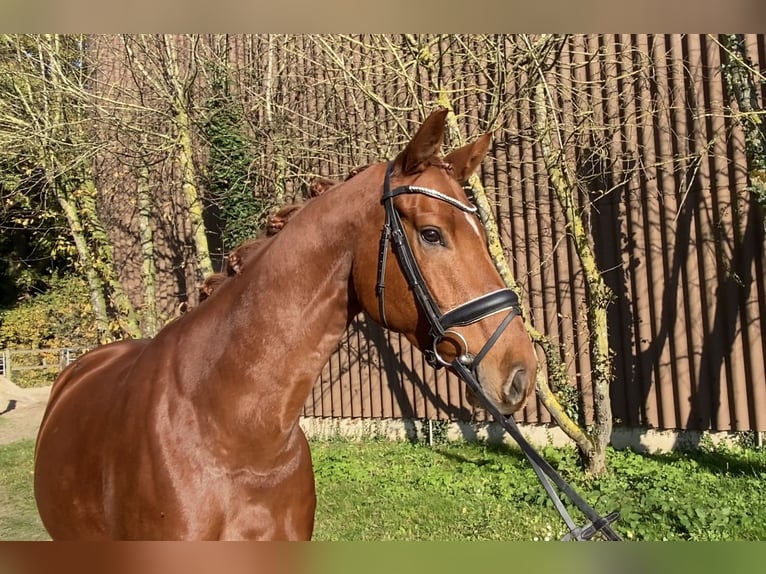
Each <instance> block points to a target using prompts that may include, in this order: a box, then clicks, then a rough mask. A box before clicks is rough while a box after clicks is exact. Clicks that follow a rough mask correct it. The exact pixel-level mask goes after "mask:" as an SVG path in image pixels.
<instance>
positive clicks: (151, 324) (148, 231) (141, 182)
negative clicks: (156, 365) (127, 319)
mask: <svg viewBox="0 0 766 574" xmlns="http://www.w3.org/2000/svg"><path fill="white" fill-rule="evenodd" d="M137 181H138V233H139V236H140V241H141V283H142V285H143V287H144V304H143V307H142V313H141V314H142V322H141V332H142V333H143V335H144V336H146V337H153V336H154V335H156V334H157V290H156V283H157V268H156V265H155V259H154V233H153V231H152V192H151V189H150V188H149V168H148V167H147V166H146V165H143V166H141V168H139V173H138V177H137Z"/></svg>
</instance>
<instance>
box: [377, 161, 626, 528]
mask: <svg viewBox="0 0 766 574" xmlns="http://www.w3.org/2000/svg"><path fill="white" fill-rule="evenodd" d="M393 170H394V162H390V163H389V164H388V167H387V168H386V176H385V180H384V183H383V197H382V199H381V203H382V204H383V206H384V208H385V212H386V216H385V223H384V225H383V230H382V232H381V236H380V253H379V257H378V279H377V283H376V294H377V296H378V311H379V314H380V320H381V323H382V325H383V326H384V327H387V326H388V325H387V323H386V313H385V283H386V281H385V279H386V262H387V258H388V250H389V245H391V244H393V249H394V253H396V257H397V260H398V261H399V265H400V267H401V269H402V272H403V273H404V276H405V278H406V280H407V283H408V285H409V287H410V289H411V290H412V292H413V293H414V295H415V299H416V300H417V302H418V305H420V308H421V309H422V310H423V312H424V313H425V315H426V317H427V319H428V323H429V325H430V331H429V333H430V336H431V339H432V345H431V348H430V349H426V350H425V351H424V353H423V354H424V356H425V358H426V361H427V362H428V363H429V364H430V365H431V366H433V367H434V368H437V369H438V368H440V367H451V368H452V369H453V370H454V372H455V373H456V374H457V375H458V376H459V377H460V378H461V379H462V380H463V381H464V382H465V383H466V384H467V385H468V386H469V387H470V388H471V390H472V391H473V393H474V394H475V396H476V397H478V399H479V400H480V401H481V403H482V404H483V406H484V408H485V409H486V410H487V412H489V413H490V414H491V415H492V416H493V418H494V419H495V420H496V421H497V422H498V423H500V424H501V425H502V426H503V428H504V429H505V430H506V431H507V432H508V433H509V434H510V435H511V436H512V437H513V439H514V440H515V441H516V442H517V443H518V445H519V447H520V448H521V450H522V452H523V453H524V455H525V456H526V457H527V459H528V460H529V462H530V464H531V465H532V468H533V469H534V471H535V474H536V475H537V477H538V479H539V480H540V483H541V484H542V485H543V488H545V491H546V492H547V493H548V496H549V497H550V498H551V500H552V501H553V504H554V506H555V507H556V510H557V511H558V512H559V514H560V515H561V518H562V519H563V520H564V522H565V523H566V525H567V528H569V532H568V533H567V534H566V535H565V536H564V537H563V538H562V540H590V539H591V538H592V537H593V536H594V535H595V534H596V533H598V532H601V533H602V535H603V536H604V537H605V538H606V539H607V540H615V541H618V540H622V538H620V536H619V535H618V534H617V533H616V532H615V531H614V530H613V529H612V527H611V524H612V523H613V522H614V521H615V520H617V518H619V513H618V512H612V513H610V514H608V515H607V516H606V517H602V516H601V515H599V514H598V513H597V512H596V511H595V510H594V509H593V508H592V507H591V506H590V505H589V504H588V503H587V502H585V500H584V499H583V498H582V497H581V496H580V495H579V494H577V492H575V490H574V489H573V488H572V487H571V486H570V485H569V484H568V483H567V482H566V481H565V480H564V479H563V478H561V476H560V475H559V474H558V473H557V472H556V470H555V469H554V468H553V467H552V466H551V465H550V464H549V463H548V462H547V461H546V460H545V459H544V458H542V457H541V456H540V454H538V452H537V451H536V450H535V449H534V448H533V447H532V445H530V444H529V442H527V440H526V439H525V438H524V437H523V435H522V434H521V431H520V430H519V428H518V426H517V424H516V421H515V420H514V418H513V416H508V417H506V416H505V415H503V414H502V413H501V412H500V411H499V410H498V409H497V407H495V405H494V404H493V403H492V401H491V400H490V399H489V398H488V397H487V395H486V394H485V393H484V390H483V389H482V387H481V384H480V383H479V380H478V374H477V369H478V366H479V363H480V362H481V360H482V359H483V358H484V357H485V356H486V354H487V353H488V352H489V350H490V349H491V348H492V347H493V346H494V344H495V343H496V342H497V340H498V339H499V338H500V335H502V333H503V331H505V329H506V328H507V327H508V325H509V324H510V323H511V321H512V320H513V319H514V318H515V317H517V316H520V315H521V309H520V306H519V298H518V296H517V295H516V293H515V292H514V291H513V290H511V289H508V288H505V289H499V290H497V291H493V292H491V293H487V294H485V295H482V296H480V297H477V298H476V299H472V300H470V301H468V302H466V303H463V304H462V305H459V306H458V307H455V308H454V309H451V310H449V311H447V312H446V313H443V312H442V311H441V310H440V309H439V306H438V305H437V303H436V301H435V300H434V298H433V296H432V295H431V293H430V291H429V290H428V286H427V285H426V283H425V280H424V279H423V275H422V273H421V272H420V268H419V267H418V264H417V261H416V260H415V256H414V254H413V252H412V248H411V247H410V244H409V242H408V240H407V236H406V234H405V233H404V227H403V225H402V221H401V218H400V216H399V213H398V212H397V210H396V208H395V207H394V198H395V197H397V196H399V195H402V194H412V193H417V194H421V195H425V196H427V197H430V198H433V199H437V200H439V201H443V202H445V203H448V204H449V205H451V206H453V207H455V208H456V209H459V210H461V211H464V212H466V213H476V211H477V209H476V207H475V206H473V205H467V204H465V203H462V202H461V201H458V200H457V199H454V198H452V197H450V196H448V195H446V194H444V193H442V192H440V191H437V190H435V189H430V188H427V187H419V186H414V185H403V186H400V187H397V188H394V189H391V174H392V173H393ZM504 311H507V314H506V316H505V317H504V318H503V320H502V321H501V322H500V325H499V326H498V327H497V329H495V332H494V333H493V334H492V336H491V337H490V338H489V339H488V340H487V342H486V343H485V344H484V346H483V347H482V348H481V350H480V351H479V352H478V353H477V354H476V355H472V354H471V353H470V352H469V351H468V349H467V345H466V344H465V339H464V338H463V337H462V335H460V334H459V333H458V332H457V331H454V330H453V328H454V327H462V326H466V325H471V324H473V323H477V322H478V321H481V320H482V319H484V318H486V317H489V316H490V315H494V314H495V313H501V312H504ZM447 335H452V336H453V337H455V338H457V339H459V340H460V341H461V342H462V343H463V352H462V353H459V354H458V355H457V357H456V358H455V359H454V360H453V361H452V362H448V361H446V360H444V359H443V358H442V357H441V356H440V355H439V352H438V350H437V348H436V347H437V345H438V344H439V343H440V342H441V341H442V339H444V338H445V337H446V336H447ZM554 485H555V486H556V487H557V488H558V489H559V490H560V491H561V492H563V493H564V494H565V495H566V496H567V497H568V498H569V499H570V501H572V502H573V503H574V504H575V505H576V506H577V508H579V509H580V511H581V512H582V513H583V514H584V515H585V516H586V517H587V518H588V519H589V520H590V522H589V523H587V524H585V525H584V526H577V525H576V524H575V522H574V520H573V519H572V517H571V516H570V515H569V513H568V512H567V509H566V507H565V506H564V504H563V502H562V501H561V499H560V498H559V496H558V494H557V493H556V491H555V490H554V488H553V487H554Z"/></svg>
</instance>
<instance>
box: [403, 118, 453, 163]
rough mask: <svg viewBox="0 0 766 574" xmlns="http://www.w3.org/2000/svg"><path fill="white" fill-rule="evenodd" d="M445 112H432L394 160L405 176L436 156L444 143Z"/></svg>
mask: <svg viewBox="0 0 766 574" xmlns="http://www.w3.org/2000/svg"><path fill="white" fill-rule="evenodd" d="M446 118H447V110H446V109H440V110H436V111H435V112H432V113H431V115H430V116H428V117H427V118H426V121H424V122H423V125H421V126H420V128H419V129H418V131H417V133H416V134H415V135H414V137H413V138H412V140H410V143H408V144H407V147H406V148H404V150H403V151H402V152H401V153H400V154H399V156H398V157H397V158H396V159H397V163H399V165H400V166H401V169H402V172H403V173H405V174H411V173H416V172H417V171H420V169H421V167H422V166H423V164H424V163H426V162H427V161H428V160H430V159H431V158H432V157H434V156H435V155H437V154H438V153H439V151H440V150H441V147H442V143H443V142H444V121H445V120H446Z"/></svg>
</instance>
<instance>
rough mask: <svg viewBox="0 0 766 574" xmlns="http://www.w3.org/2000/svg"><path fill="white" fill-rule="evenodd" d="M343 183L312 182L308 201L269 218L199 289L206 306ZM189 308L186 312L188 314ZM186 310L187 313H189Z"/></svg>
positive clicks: (353, 172) (354, 171)
mask: <svg viewBox="0 0 766 574" xmlns="http://www.w3.org/2000/svg"><path fill="white" fill-rule="evenodd" d="M370 165H371V164H368V165H365V166H361V167H355V168H353V169H352V170H351V171H349V173H348V175H347V176H346V177H345V179H343V180H342V181H348V180H349V179H351V178H352V177H354V176H355V175H357V174H358V173H361V172H362V171H364V170H365V169H367V168H368V167H369V166H370ZM342 181H341V180H337V179H331V178H326V177H318V178H315V179H314V180H312V182H311V183H310V184H309V186H308V188H307V189H308V196H309V197H308V199H306V200H305V201H303V202H300V203H291V204H287V205H285V206H282V207H281V208H279V209H278V210H277V211H276V212H275V213H272V214H270V215H268V216H267V217H266V227H265V235H261V236H258V237H255V238H253V239H247V240H245V241H243V242H242V243H240V244H239V245H238V246H236V247H235V248H234V249H232V250H231V252H230V253H229V254H228V256H227V257H226V267H225V269H223V270H222V271H219V272H216V273H213V274H211V275H208V276H207V277H205V279H204V281H203V282H202V284H201V285H200V286H199V288H198V290H199V302H200V303H203V302H204V301H205V300H207V299H208V298H209V297H210V296H211V295H213V293H214V292H216V291H217V290H218V288H219V287H220V286H221V285H222V284H223V283H224V282H226V281H227V280H229V279H230V278H231V277H234V276H236V275H239V274H240V273H242V269H243V268H244V266H245V263H246V261H247V260H250V259H251V258H252V257H254V256H255V254H256V253H258V252H260V251H261V250H262V249H263V248H264V247H265V246H266V244H267V243H268V242H269V239H271V237H273V236H274V235H276V234H277V233H279V232H280V231H281V230H282V229H283V228H284V226H285V225H287V223H288V222H289V221H290V220H291V219H292V218H293V217H294V216H295V214H296V213H298V212H299V211H300V210H301V209H303V207H304V206H305V205H306V204H307V203H308V202H309V201H311V200H312V199H314V198H315V197H319V196H320V195H322V194H324V193H325V192H326V191H327V190H329V189H330V188H332V187H335V186H336V185H338V184H340V183H342ZM188 310H189V309H188V306H187V309H186V311H188ZM186 311H183V312H186Z"/></svg>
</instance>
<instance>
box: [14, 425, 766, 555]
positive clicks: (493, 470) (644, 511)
mask: <svg viewBox="0 0 766 574" xmlns="http://www.w3.org/2000/svg"><path fill="white" fill-rule="evenodd" d="M32 450H33V443H32V441H21V442H18V443H14V444H12V445H8V446H4V447H0V539H3V540H9V539H14V540H19V539H26V540H29V539H41V538H45V537H46V534H45V532H44V530H43V529H42V526H41V524H40V521H39V518H38V517H37V513H36V511H35V507H34V501H33V498H32ZM312 453H313V458H314V468H315V474H316V483H317V496H318V503H317V517H316V528H315V533H314V538H315V539H316V540H556V539H559V538H560V537H561V536H562V535H563V534H564V532H565V529H564V524H563V522H562V520H561V519H560V518H559V516H558V514H557V513H556V511H555V509H554V508H553V506H552V504H551V502H550V501H549V500H548V499H547V496H546V494H545V492H544V491H543V489H542V487H541V486H540V485H539V483H538V481H537V478H536V476H535V475H534V472H533V471H532V469H531V467H530V466H529V463H528V462H527V461H526V459H525V458H523V456H522V455H521V454H520V453H519V452H518V451H517V450H516V449H512V448H508V447H505V446H503V447H491V446H487V445H483V444H465V443H448V444H443V445H440V446H437V447H433V448H431V447H428V446H426V445H422V444H416V445H412V444H409V443H392V442H387V441H381V440H373V441H368V442H365V443H354V442H347V441H341V440H337V441H327V442H313V443H312ZM543 455H544V456H545V457H546V459H548V461H549V462H551V464H552V465H553V466H554V467H556V468H557V469H558V470H559V472H560V473H561V474H562V476H563V477H564V478H565V479H566V480H568V481H570V482H571V483H572V485H573V486H574V487H575V488H576V489H577V490H578V492H580V494H581V495H582V496H583V497H584V498H585V499H586V500H587V501H588V502H589V503H590V504H591V505H592V506H594V507H595V508H596V509H597V510H598V511H599V512H601V513H607V512H609V511H612V510H620V511H621V513H622V517H621V519H620V520H619V521H618V522H617V524H616V525H615V528H616V530H617V531H618V532H619V533H620V534H622V535H623V537H625V538H626V539H632V540H656V541H660V540H766V492H765V491H764V485H765V484H766V449H760V450H755V449H734V448H723V447H717V448H710V447H709V448H707V449H705V450H701V451H698V452H695V453H673V454H667V455H639V454H635V453H632V452H630V451H619V452H618V451H614V450H610V451H609V453H608V457H607V461H608V466H609V469H610V470H609V473H608V474H607V475H606V476H604V477H602V478H599V479H594V480H587V479H585V478H584V477H583V476H582V473H581V472H580V471H579V469H578V466H577V462H576V459H577V457H576V453H575V451H574V450H573V449H553V448H546V449H544V450H543ZM570 512H571V513H572V515H573V516H574V517H575V519H576V520H578V521H580V520H581V518H582V517H581V515H580V514H579V512H578V511H577V510H576V509H572V508H570Z"/></svg>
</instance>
